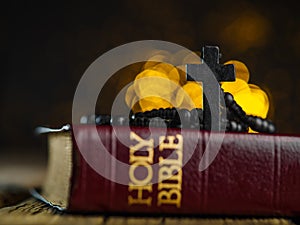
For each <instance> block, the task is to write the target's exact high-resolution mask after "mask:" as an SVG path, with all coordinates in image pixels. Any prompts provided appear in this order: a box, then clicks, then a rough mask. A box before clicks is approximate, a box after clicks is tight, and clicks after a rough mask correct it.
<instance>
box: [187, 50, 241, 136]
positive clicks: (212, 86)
mask: <svg viewBox="0 0 300 225" xmlns="http://www.w3.org/2000/svg"><path fill="white" fill-rule="evenodd" d="M201 59H202V64H187V66H186V72H187V80H188V81H196V82H202V87H203V116H204V120H203V121H204V129H205V130H214V131H221V130H222V121H221V115H222V113H224V110H226V107H225V103H224V99H223V92H222V90H221V87H220V84H219V82H222V81H235V71H234V65H233V64H228V65H222V64H219V59H220V53H219V48H218V47H217V46H205V47H203V48H202V51H201ZM223 115H224V114H223ZM223 129H224V128H223Z"/></svg>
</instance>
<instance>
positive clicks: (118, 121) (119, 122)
mask: <svg viewBox="0 0 300 225" xmlns="http://www.w3.org/2000/svg"><path fill="white" fill-rule="evenodd" d="M128 123H129V120H128V118H126V117H125V116H113V117H112V118H111V124H112V125H116V126H125V125H128Z"/></svg>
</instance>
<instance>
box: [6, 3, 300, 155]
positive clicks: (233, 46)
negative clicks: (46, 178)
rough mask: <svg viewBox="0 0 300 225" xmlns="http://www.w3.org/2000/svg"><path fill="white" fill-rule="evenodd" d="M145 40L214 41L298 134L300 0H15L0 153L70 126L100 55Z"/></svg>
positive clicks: (35, 143) (9, 13) (284, 127)
mask: <svg viewBox="0 0 300 225" xmlns="http://www.w3.org/2000/svg"><path fill="white" fill-rule="evenodd" d="M149 39H156V40H165V41H170V42H174V43H177V44H180V45H183V46H185V47H187V48H189V49H190V50H194V51H199V50H200V49H201V47H202V46H203V45H218V46H219V47H220V49H221V52H222V54H223V57H222V59H221V62H225V61H227V60H230V59H237V60H240V61H242V62H244V63H245V64H246V65H247V66H248V68H249V70H250V73H251V74H250V75H251V78H250V82H251V83H254V84H257V85H259V86H260V87H261V88H262V89H264V90H265V91H266V92H267V93H268V94H269V96H270V99H271V109H270V114H269V118H270V119H272V120H273V121H274V122H275V124H276V126H277V129H278V132H279V133H288V134H297V133H300V127H299V124H300V118H299V116H298V115H299V113H300V109H299V107H298V104H299V102H300V75H299V64H300V57H299V55H300V16H299V10H298V7H297V6H296V1H295V3H293V2H288V1H284V2H282V1H281V3H276V2H274V1H272V2H271V1H270V2H265V1H250V0H248V1H246V0H240V1H228V0H220V1H179V0H166V1H154V2H153V1H138V0H133V1H113V0H110V1H97V2H84V1H81V3H74V2H69V3H67V2H63V1H59V2H57V3H46V2H45V1H11V3H8V4H6V5H2V7H1V35H0V40H1V41H0V43H1V50H2V51H1V52H2V63H3V65H2V68H1V78H0V79H1V80H0V81H1V89H0V96H1V98H0V101H1V114H0V119H1V129H0V130H1V134H0V136H1V139H0V141H1V146H0V147H1V150H4V149H13V148H14V149H20V150H23V149H26V148H39V146H40V140H39V138H36V137H35V136H34V135H33V130H34V128H35V127H36V126H39V125H48V126H52V127H59V126H61V125H62V124H64V123H68V122H71V109H72V100H73V95H74V92H75V90H76V86H77V84H78V82H79V80H80V78H81V76H82V74H83V73H84V71H85V70H86V69H87V67H88V66H89V65H90V64H91V63H92V62H93V61H94V60H95V59H96V58H97V57H98V56H100V55H101V54H103V53H104V52H106V51H108V50H110V49H112V48H114V47H117V46H119V45H121V44H125V43H128V42H131V41H137V40H149ZM111 91H112V92H114V90H111ZM1 150H0V151H1Z"/></svg>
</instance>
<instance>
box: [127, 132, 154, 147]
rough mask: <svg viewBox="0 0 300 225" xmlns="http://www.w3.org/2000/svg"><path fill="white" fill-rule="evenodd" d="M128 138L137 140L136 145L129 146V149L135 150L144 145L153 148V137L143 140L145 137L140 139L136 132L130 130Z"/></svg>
mask: <svg viewBox="0 0 300 225" xmlns="http://www.w3.org/2000/svg"><path fill="white" fill-rule="evenodd" d="M130 140H135V141H137V142H138V143H137V144H136V145H134V146H133V145H131V146H130V149H133V150H136V151H137V150H139V149H141V148H143V147H146V146H148V148H150V149H153V146H154V140H153V138H151V139H149V140H145V139H142V138H141V137H140V136H138V135H137V134H136V133H134V132H132V131H131V132H130Z"/></svg>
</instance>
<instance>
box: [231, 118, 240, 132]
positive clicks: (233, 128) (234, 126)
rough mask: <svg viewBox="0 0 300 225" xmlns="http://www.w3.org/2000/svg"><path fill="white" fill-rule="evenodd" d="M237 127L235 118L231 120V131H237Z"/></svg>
mask: <svg viewBox="0 0 300 225" xmlns="http://www.w3.org/2000/svg"><path fill="white" fill-rule="evenodd" d="M237 127H238V125H237V123H236V122H235V121H234V120H231V121H230V125H229V129H230V131H237Z"/></svg>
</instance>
